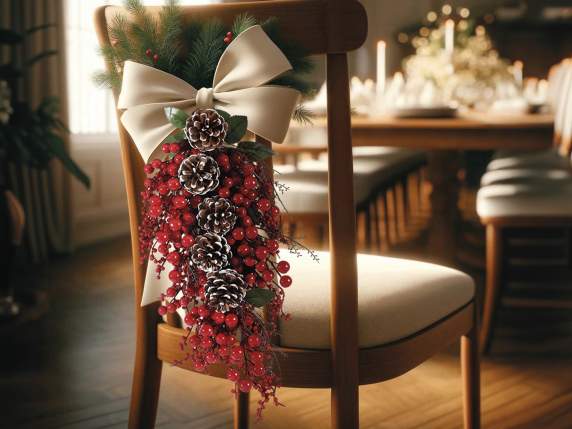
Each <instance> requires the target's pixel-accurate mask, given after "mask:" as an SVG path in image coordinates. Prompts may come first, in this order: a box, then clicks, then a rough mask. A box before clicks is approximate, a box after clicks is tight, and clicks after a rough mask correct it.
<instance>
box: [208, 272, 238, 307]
mask: <svg viewBox="0 0 572 429" xmlns="http://www.w3.org/2000/svg"><path fill="white" fill-rule="evenodd" d="M245 296H246V284H245V283H244V280H243V278H242V276H241V275H240V274H239V273H237V272H236V271H234V270H232V269H226V270H220V271H217V272H215V273H212V274H210V275H209V276H208V277H207V284H206V285H205V298H206V302H207V304H208V305H209V306H210V307H212V308H214V309H216V310H217V311H221V312H223V313H224V312H227V311H229V310H230V309H233V308H237V307H239V306H240V305H241V304H242V301H244V298H245Z"/></svg>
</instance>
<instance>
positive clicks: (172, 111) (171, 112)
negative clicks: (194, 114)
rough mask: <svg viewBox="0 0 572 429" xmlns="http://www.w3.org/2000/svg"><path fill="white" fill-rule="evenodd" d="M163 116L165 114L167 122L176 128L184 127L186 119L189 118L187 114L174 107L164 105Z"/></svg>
mask: <svg viewBox="0 0 572 429" xmlns="http://www.w3.org/2000/svg"><path fill="white" fill-rule="evenodd" d="M165 116H167V119H168V120H169V122H170V123H171V124H173V125H174V126H175V127H177V128H185V125H186V123H187V119H188V118H189V115H187V114H186V113H185V112H184V111H182V110H181V109H177V108H176V107H165Z"/></svg>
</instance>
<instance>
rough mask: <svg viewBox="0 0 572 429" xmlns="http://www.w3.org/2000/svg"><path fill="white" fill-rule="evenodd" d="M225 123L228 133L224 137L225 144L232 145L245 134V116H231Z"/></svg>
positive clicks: (246, 120)
mask: <svg viewBox="0 0 572 429" xmlns="http://www.w3.org/2000/svg"><path fill="white" fill-rule="evenodd" d="M227 122H228V128H229V131H228V134H227V135H226V139H225V140H226V142H227V143H231V144H232V143H236V142H238V141H240V139H241V138H242V137H244V135H245V134H246V128H247V127H248V119H247V118H246V116H231V117H230V118H229V119H228V121H227Z"/></svg>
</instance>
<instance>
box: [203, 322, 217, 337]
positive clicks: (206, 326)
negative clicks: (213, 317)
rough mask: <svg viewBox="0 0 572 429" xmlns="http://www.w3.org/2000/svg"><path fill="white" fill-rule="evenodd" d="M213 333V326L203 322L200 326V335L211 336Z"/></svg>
mask: <svg viewBox="0 0 572 429" xmlns="http://www.w3.org/2000/svg"><path fill="white" fill-rule="evenodd" d="M213 334H214V328H213V327H212V326H211V325H209V324H207V323H205V324H204V325H203V326H201V335H202V336H204V337H212V336H213Z"/></svg>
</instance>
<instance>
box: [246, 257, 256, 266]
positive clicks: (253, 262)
mask: <svg viewBox="0 0 572 429" xmlns="http://www.w3.org/2000/svg"><path fill="white" fill-rule="evenodd" d="M244 265H246V266H247V267H254V266H255V265H256V259H254V258H251V257H250V256H248V257H247V258H244Z"/></svg>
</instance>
